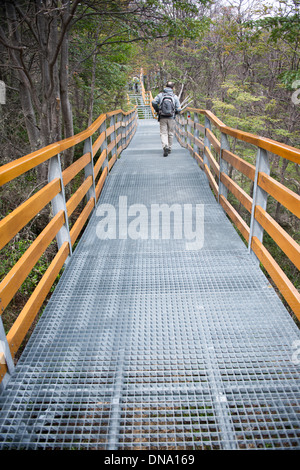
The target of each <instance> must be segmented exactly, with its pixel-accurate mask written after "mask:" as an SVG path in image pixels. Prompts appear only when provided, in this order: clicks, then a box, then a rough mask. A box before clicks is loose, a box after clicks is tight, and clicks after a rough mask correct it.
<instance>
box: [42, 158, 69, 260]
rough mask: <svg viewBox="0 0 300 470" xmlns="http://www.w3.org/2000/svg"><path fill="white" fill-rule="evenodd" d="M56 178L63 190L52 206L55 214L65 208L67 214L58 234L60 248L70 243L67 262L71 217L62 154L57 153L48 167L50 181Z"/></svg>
mask: <svg viewBox="0 0 300 470" xmlns="http://www.w3.org/2000/svg"><path fill="white" fill-rule="evenodd" d="M56 178H59V179H60V183H61V190H60V193H58V194H57V196H55V197H54V198H53V199H52V201H51V206H52V212H53V215H56V214H57V213H58V212H59V211H61V210H63V211H64V214H65V222H64V225H63V226H62V227H61V229H60V230H59V232H58V233H57V235H56V241H57V246H58V249H60V247H61V246H62V245H63V243H65V242H66V241H67V242H68V243H69V249H70V252H69V256H68V258H67V259H66V262H65V264H67V263H68V261H69V257H70V255H72V242H71V237H70V229H69V219H68V213H67V207H66V195H65V187H64V182H63V176H62V168H61V160H60V154H57V155H55V156H54V157H52V158H51V159H50V161H49V168H48V181H49V183H50V182H51V181H52V180H54V179H56Z"/></svg>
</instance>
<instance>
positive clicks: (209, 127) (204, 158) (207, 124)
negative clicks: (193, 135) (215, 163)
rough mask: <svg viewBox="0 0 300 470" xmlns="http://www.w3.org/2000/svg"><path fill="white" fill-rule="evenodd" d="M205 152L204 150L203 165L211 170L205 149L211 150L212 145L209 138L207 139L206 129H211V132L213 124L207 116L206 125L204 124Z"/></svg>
mask: <svg viewBox="0 0 300 470" xmlns="http://www.w3.org/2000/svg"><path fill="white" fill-rule="evenodd" d="M204 127H205V129H204V150H203V163H204V165H207V166H208V168H210V163H209V160H208V158H207V155H206V154H205V147H207V148H208V150H210V149H211V144H210V140H209V138H208V137H207V135H206V129H209V130H210V131H211V122H210V120H209V119H208V117H207V116H205V123H204Z"/></svg>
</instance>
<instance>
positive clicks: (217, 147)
mask: <svg viewBox="0 0 300 470" xmlns="http://www.w3.org/2000/svg"><path fill="white" fill-rule="evenodd" d="M206 137H207V138H208V140H209V141H210V143H211V144H212V146H213V147H214V149H215V150H216V151H217V152H218V153H220V149H221V144H220V142H219V141H218V139H217V138H216V136H215V135H214V134H213V133H212V131H211V130H210V129H208V128H206Z"/></svg>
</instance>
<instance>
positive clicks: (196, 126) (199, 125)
mask: <svg viewBox="0 0 300 470" xmlns="http://www.w3.org/2000/svg"><path fill="white" fill-rule="evenodd" d="M195 129H198V131H199V132H201V133H202V134H203V135H204V134H205V127H204V126H203V125H202V124H200V123H199V122H195Z"/></svg>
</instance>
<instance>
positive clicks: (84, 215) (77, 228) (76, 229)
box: [70, 197, 95, 246]
mask: <svg viewBox="0 0 300 470" xmlns="http://www.w3.org/2000/svg"><path fill="white" fill-rule="evenodd" d="M94 206H95V199H94V197H91V198H90V200H89V201H88V203H87V204H86V206H85V208H84V209H83V211H82V212H81V214H80V216H79V217H78V219H77V220H76V222H75V224H74V225H73V227H72V228H71V230H70V237H71V244H72V246H73V245H74V243H75V242H76V240H77V238H78V236H79V234H80V232H81V230H82V228H83V226H84V224H85V223H86V221H87V219H88V217H89V215H90V213H91V212H92V210H93V208H94Z"/></svg>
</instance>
